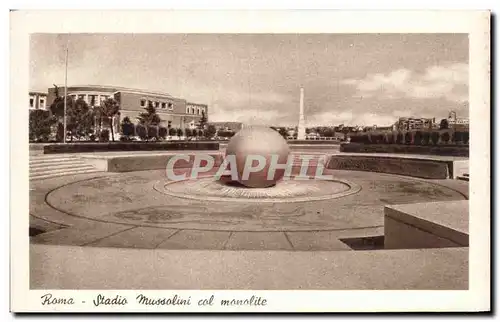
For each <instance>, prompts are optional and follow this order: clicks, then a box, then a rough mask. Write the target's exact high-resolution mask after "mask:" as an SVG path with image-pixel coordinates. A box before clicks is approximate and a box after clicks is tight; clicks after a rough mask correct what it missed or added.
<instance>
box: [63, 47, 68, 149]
mask: <svg viewBox="0 0 500 322" xmlns="http://www.w3.org/2000/svg"><path fill="white" fill-rule="evenodd" d="M65 64H66V67H65V70H64V117H63V123H64V126H63V131H64V133H63V143H66V110H67V108H68V46H67V45H66V63H65Z"/></svg>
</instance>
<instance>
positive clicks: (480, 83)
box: [10, 11, 491, 312]
mask: <svg viewBox="0 0 500 322" xmlns="http://www.w3.org/2000/svg"><path fill="white" fill-rule="evenodd" d="M104 15H105V19H102V17H103V16H104ZM10 18H11V52H10V55H11V78H10V84H11V90H10V94H11V102H10V103H11V104H10V105H11V107H12V110H11V113H12V114H11V115H12V118H11V124H12V127H11V131H15V132H16V134H15V135H12V136H11V153H12V154H11V155H12V159H11V161H12V162H11V165H12V166H11V192H12V194H11V195H12V196H13V198H12V207H11V214H10V216H11V258H10V260H11V310H12V311H13V312H418V311H427V312H429V311H434V312H456V311H483V312H484V311H489V310H490V309H491V307H490V296H491V294H490V155H489V153H490V106H489V104H490V12H487V11H414V12H412V11H377V12H375V11H373V12H372V11H357V12H354V11H353V12H344V11H175V12H174V11H155V12H152V11H151V12H148V11H140V12H139V11H138V12H132V11H128V12H125V11H116V12H113V11H109V12H99V11H14V12H11V16H10ZM95 21H98V23H94V22H95Z"/></svg>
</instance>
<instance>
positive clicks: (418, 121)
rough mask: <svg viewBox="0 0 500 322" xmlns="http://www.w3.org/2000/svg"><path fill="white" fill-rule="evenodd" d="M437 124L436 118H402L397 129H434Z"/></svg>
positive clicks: (397, 124)
mask: <svg viewBox="0 0 500 322" xmlns="http://www.w3.org/2000/svg"><path fill="white" fill-rule="evenodd" d="M435 123H436V119H435V118H423V117H418V118H417V117H400V118H399V120H398V122H397V123H396V127H397V130H399V131H411V130H423V129H432V128H433V125H434V124H435Z"/></svg>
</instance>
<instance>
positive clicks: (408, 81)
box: [341, 63, 469, 103]
mask: <svg viewBox="0 0 500 322" xmlns="http://www.w3.org/2000/svg"><path fill="white" fill-rule="evenodd" d="M341 84H344V85H348V86H353V87H355V88H356V90H357V95H358V96H361V97H376V98H379V99H399V98H417V99H439V98H444V99H446V100H448V101H450V102H455V103H464V102H467V101H468V84H469V71H468V65H467V64H464V63H454V64H447V65H443V66H431V67H428V68H427V69H426V70H425V72H424V73H420V74H419V73H415V72H413V71H411V70H408V69H404V68H402V69H397V70H394V71H392V72H390V73H388V74H380V73H378V74H369V75H367V76H366V77H365V78H363V79H345V80H343V81H341Z"/></svg>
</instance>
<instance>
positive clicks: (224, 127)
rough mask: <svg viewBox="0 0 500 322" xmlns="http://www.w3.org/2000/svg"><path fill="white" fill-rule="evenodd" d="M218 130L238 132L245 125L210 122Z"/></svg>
mask: <svg viewBox="0 0 500 322" xmlns="http://www.w3.org/2000/svg"><path fill="white" fill-rule="evenodd" d="M210 125H213V126H214V127H215V129H216V130H224V131H233V132H238V131H239V130H241V129H242V127H243V123H241V122H210Z"/></svg>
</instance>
